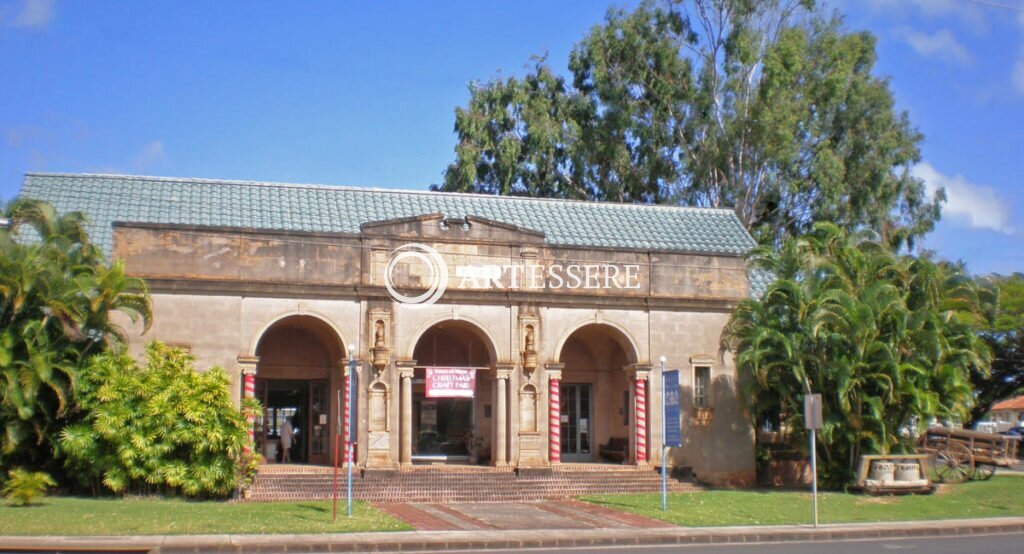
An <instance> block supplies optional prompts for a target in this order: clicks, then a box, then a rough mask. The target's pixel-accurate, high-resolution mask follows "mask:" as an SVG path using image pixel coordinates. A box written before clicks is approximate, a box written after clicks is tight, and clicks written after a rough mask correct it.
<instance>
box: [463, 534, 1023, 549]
mask: <svg viewBox="0 0 1024 554" xmlns="http://www.w3.org/2000/svg"><path fill="white" fill-rule="evenodd" d="M627 550H628V551H629V552H631V553H636V554H668V553H674V554H675V553H681V554H753V553H755V552H756V553H758V554H762V553H763V554H816V553H819V552H820V553H828V554H854V553H856V554H871V553H886V554H890V553H893V552H897V553H907V554H909V553H912V552H920V553H921V554H960V553H970V554H976V553H977V554H982V553H984V554H1020V553H1021V552H1024V533H1012V534H1000V535H974V536H969V537H937V538H911V539H881V540H874V539H872V540H851V541H830V542H785V543H752V544H744V545H700V546H679V545H671V546H630V547H622V546H612V547H603V548H564V549H559V550H547V549H545V550H543V552H564V553H566V554H611V553H613V552H623V551H627ZM463 552H465V551H463ZM475 552H477V553H479V554H484V553H493V552H501V553H503V554H506V553H507V554H514V553H520V552H521V553H523V554H536V553H538V552H542V550H479V551H475Z"/></svg>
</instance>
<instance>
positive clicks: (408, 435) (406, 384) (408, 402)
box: [395, 360, 416, 466]
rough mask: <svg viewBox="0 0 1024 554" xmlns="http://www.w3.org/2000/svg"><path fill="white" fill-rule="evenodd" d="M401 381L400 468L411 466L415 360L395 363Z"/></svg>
mask: <svg viewBox="0 0 1024 554" xmlns="http://www.w3.org/2000/svg"><path fill="white" fill-rule="evenodd" d="M395 365H396V366H397V367H398V376H399V378H400V379H401V390H400V391H399V394H400V395H401V402H400V404H401V413H400V414H399V422H398V429H399V437H400V439H399V443H398V460H399V463H400V464H401V465H402V466H411V465H412V376H413V366H415V365H416V361H415V360H407V361H400V362H396V363H395Z"/></svg>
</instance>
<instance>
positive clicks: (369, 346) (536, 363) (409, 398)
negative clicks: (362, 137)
mask: <svg viewBox="0 0 1024 554" xmlns="http://www.w3.org/2000/svg"><path fill="white" fill-rule="evenodd" d="M22 195H23V196H25V197H30V198H38V199H42V200H46V201H48V202H50V203H52V204H53V205H54V206H55V207H56V208H57V209H58V210H59V211H60V212H68V211H75V210H78V211H82V212H84V213H85V214H86V215H87V216H88V218H89V222H90V223H89V225H90V227H89V230H90V234H91V237H92V238H93V240H94V241H96V242H97V243H98V244H99V245H100V246H101V247H102V248H103V249H104V251H105V252H106V253H107V255H108V256H112V257H113V258H116V259H120V260H122V261H123V262H124V263H125V266H126V268H127V271H128V273H129V274H131V275H133V276H137V277H141V278H144V279H145V280H146V281H147V282H148V284H149V287H150V292H151V294H152V299H153V316H154V323H153V326H152V329H151V330H150V331H149V332H148V334H147V335H146V336H144V337H138V336H137V334H136V336H133V338H132V343H131V344H130V347H131V350H132V352H133V353H135V354H136V355H138V354H140V353H141V349H142V345H143V344H144V342H146V341H149V340H153V339H159V340H162V341H164V342H166V343H168V344H172V345H179V346H182V347H184V348H187V349H188V350H189V351H190V352H191V353H192V354H193V355H194V356H195V357H196V359H197V363H198V366H199V367H200V368H208V367H211V366H214V365H218V366H221V367H223V368H225V369H226V370H227V371H228V372H229V374H230V375H231V376H232V378H233V379H234V382H235V387H234V388H235V390H234V394H235V398H236V399H239V398H241V397H242V396H243V395H251V396H255V397H256V398H257V399H258V400H260V401H261V402H262V404H263V406H264V408H265V412H264V414H263V416H262V417H260V418H257V420H256V421H254V422H253V433H254V438H255V441H256V444H257V448H258V449H259V452H261V453H262V454H264V455H265V456H266V458H267V459H268V461H273V460H275V459H279V458H280V452H279V451H278V450H279V445H280V440H279V435H280V432H281V428H282V425H283V423H284V421H285V419H286V418H291V424H292V426H293V428H294V439H293V441H292V444H293V446H292V449H291V451H290V453H291V460H293V461H297V462H304V463H310V464H327V463H330V460H331V455H332V453H333V451H334V447H335V441H336V440H340V441H345V440H346V439H345V438H344V437H345V434H344V433H339V422H340V421H341V417H342V416H341V414H342V413H343V410H342V409H341V408H342V407H343V406H344V405H345V402H346V400H345V398H346V395H347V394H348V390H347V385H346V383H347V380H346V377H345V375H346V372H347V368H348V366H349V359H350V358H353V359H355V360H356V365H357V368H358V369H357V371H358V385H357V387H358V388H356V389H355V390H354V391H353V392H354V393H355V394H354V396H355V400H356V402H357V403H356V406H357V408H358V418H357V423H358V427H357V435H356V436H355V437H352V439H353V440H354V442H355V444H356V460H357V463H358V464H359V466H360V467H365V468H370V469H372V468H382V469H393V468H397V467H399V466H406V465H411V464H415V463H481V464H483V463H486V464H490V465H493V466H498V467H508V466H515V467H523V468H534V467H535V468H544V467H550V466H551V465H554V464H559V463H564V462H577V463H587V462H590V463H596V462H601V461H606V462H610V461H613V460H614V461H621V462H625V463H631V464H638V465H648V464H654V465H661V464H662V456H661V435H662V415H661V401H662V390H661V369H660V364H659V359H660V358H661V357H662V356H664V357H665V359H666V360H667V367H668V368H670V369H680V370H681V372H680V373H681V378H680V391H679V392H680V396H681V399H682V408H683V409H682V411H681V414H682V415H681V418H682V429H683V433H682V434H683V446H682V447H681V448H674V449H672V450H671V453H670V459H669V460H668V463H669V465H672V466H677V467H688V468H692V470H693V471H694V472H695V473H696V474H697V475H698V477H699V478H700V479H701V480H704V481H707V482H711V483H720V484H750V483H753V482H754V430H753V428H752V427H751V424H750V421H749V419H748V417H747V416H746V415H745V413H744V410H743V408H742V407H741V405H740V403H739V401H738V399H737V396H736V371H735V365H734V363H733V361H732V359H731V357H730V355H728V353H723V352H722V349H721V342H720V340H721V334H722V330H723V327H724V326H725V324H726V322H727V321H728V319H729V315H730V313H731V312H732V310H733V309H734V308H735V306H736V305H737V303H738V302H739V301H740V300H742V299H744V298H747V297H749V296H750V294H751V289H752V288H755V289H756V288H758V286H759V284H758V283H756V282H755V283H751V281H750V277H748V273H747V270H746V263H745V258H744V256H745V254H746V253H747V252H748V251H749V250H750V248H752V247H753V246H754V241H753V239H752V238H751V237H750V235H749V234H748V233H747V232H746V230H745V229H744V227H743V225H742V224H741V223H740V221H739V219H738V218H737V217H736V215H735V214H734V213H733V212H732V211H731V210H724V209H698V208H684V207H669V206H649V205H637V204H616V203H595V202H574V201H561V200H546V199H534V198H519V197H497V196H487V195H473V194H450V193H435V192H425V191H424V192H413V191H396V190H383V189H365V188H343V187H324V186H308V185H288V184H275V183H255V182H241V181H214V180H202V179H174V178H155V177H134V176H116V175H69V174H42V173H30V174H28V175H26V177H25V181H24V186H23V188H22ZM349 345H351V347H350V346H349ZM1018 415H1020V414H1018ZM339 436H340V437H341V438H338V437H339Z"/></svg>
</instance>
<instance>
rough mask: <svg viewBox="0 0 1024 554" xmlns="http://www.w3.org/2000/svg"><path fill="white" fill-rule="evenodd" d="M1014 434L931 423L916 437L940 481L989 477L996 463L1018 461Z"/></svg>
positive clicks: (1004, 465) (961, 481)
mask: <svg viewBox="0 0 1024 554" xmlns="http://www.w3.org/2000/svg"><path fill="white" fill-rule="evenodd" d="M1018 441H1019V439H1018V438H1017V437H1010V436H1004V435H999V434H996V433H981V432H978V431H968V430H965V429H950V428H948V427H932V428H930V429H928V431H927V432H925V433H924V434H923V435H921V438H920V439H918V441H917V447H918V450H920V451H921V452H924V453H927V454H928V455H929V462H930V466H931V468H932V471H934V474H935V476H936V477H937V478H938V479H939V480H940V481H942V482H943V483H963V482H964V481H967V480H968V479H982V480H984V479H990V478H991V477H992V476H993V475H994V474H995V472H996V468H997V467H1008V466H1010V465H1012V464H1014V463H1016V462H1017V443H1018Z"/></svg>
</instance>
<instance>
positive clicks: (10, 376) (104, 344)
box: [0, 200, 150, 467]
mask: <svg viewBox="0 0 1024 554" xmlns="http://www.w3.org/2000/svg"><path fill="white" fill-rule="evenodd" d="M3 217H4V218H5V219H6V220H8V221H9V222H10V225H9V226H8V227H7V228H3V229H0V425H2V426H3V431H2V433H0V466H7V467H10V466H12V465H15V464H24V465H43V464H45V463H46V462H48V461H49V460H50V459H51V458H52V443H51V441H52V437H53V434H54V432H55V430H56V428H57V427H58V426H59V425H60V420H61V418H63V417H66V416H69V415H70V414H71V412H72V411H73V410H72V408H73V405H74V402H73V395H72V389H73V386H74V384H75V382H76V381H77V379H78V378H79V375H80V370H81V368H82V366H83V365H84V364H85V362H86V360H87V358H88V356H89V355H91V354H93V353H96V352H99V351H102V350H103V349H105V348H108V347H110V346H112V345H115V344H119V343H121V342H122V340H123V330H121V329H120V328H119V327H118V326H117V325H116V324H115V323H114V322H113V321H112V319H111V313H112V312H115V311H117V312H123V313H125V314H127V315H128V316H129V318H131V319H132V320H142V321H143V323H144V324H145V325H146V326H148V324H149V321H150V306H149V297H148V295H147V293H146V285H145V283H144V282H142V281H141V280H139V279H134V278H131V277H127V276H126V275H125V273H124V267H123V266H122V265H121V264H119V263H113V264H109V265H108V264H107V263H106V262H105V261H104V259H103V255H102V252H101V251H100V250H99V249H98V248H97V247H96V246H95V245H94V244H92V243H91V242H90V241H89V238H88V236H87V233H86V231H85V218H84V217H83V216H82V214H81V213H77V212H73V213H68V214H58V213H57V212H56V210H54V208H53V207H52V206H50V205H49V204H46V203H44V202H39V201H35V200H16V201H14V202H12V203H10V204H9V205H8V206H7V207H6V208H5V209H4V211H3Z"/></svg>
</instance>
